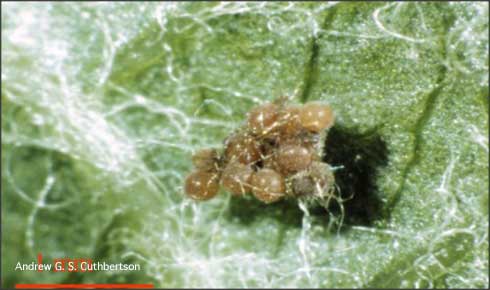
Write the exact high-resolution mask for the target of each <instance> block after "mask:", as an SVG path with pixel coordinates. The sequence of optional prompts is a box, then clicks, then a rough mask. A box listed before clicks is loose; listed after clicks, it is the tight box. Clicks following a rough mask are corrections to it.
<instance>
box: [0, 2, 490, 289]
mask: <svg viewBox="0 0 490 290" xmlns="http://www.w3.org/2000/svg"><path fill="white" fill-rule="evenodd" d="M282 95H288V96H293V102H295V103H304V102H307V101H314V100H321V101H323V102H327V103H329V104H331V106H332V107H333V109H334V111H335V114H336V117H337V120H336V122H337V125H336V127H335V128H344V129H345V130H348V131H349V132H350V131H352V132H356V134H357V135H356V134H353V135H349V136H367V135H370V134H375V135H376V136H378V138H380V140H382V141H383V142H384V144H386V152H387V153H386V160H387V163H386V165H385V166H382V167H379V168H376V170H375V172H364V173H363V174H366V175H369V176H371V175H370V174H372V175H373V176H376V179H375V186H374V187H373V192H370V194H372V195H371V196H370V197H369V198H372V199H377V200H379V202H380V204H381V206H380V207H379V208H377V209H376V211H377V212H376V213H372V212H370V214H375V215H376V216H378V217H377V218H376V219H375V220H374V221H373V222H372V223H371V222H370V223H367V222H362V219H361V220H360V221H359V219H357V220H356V219H355V217H352V216H348V215H349V214H352V213H351V212H349V211H347V212H346V216H344V220H345V223H344V224H343V225H342V227H341V228H340V229H339V230H335V227H331V223H330V226H329V220H330V221H332V217H330V218H329V217H328V216H327V215H321V214H320V215H319V214H316V213H314V212H309V211H306V210H301V209H300V207H299V205H298V204H297V203H296V202H294V201H293V202H290V203H287V204H278V205H267V206H266V205H260V204H258V203H256V202H253V201H251V200H247V199H244V200H236V199H233V198H231V197H230V195H229V194H228V193H226V192H224V191H223V192H221V193H220V195H219V196H218V197H217V198H215V199H213V200H210V201H208V202H202V203H199V202H194V201H191V200H189V199H187V198H186V197H185V196H184V194H183V187H182V184H183V179H184V178H185V175H186V174H187V173H188V172H189V171H190V170H191V167H192V166H191V160H190V155H191V154H192V153H193V152H195V151H196V150H198V149H200V148H205V147H218V148H219V147H221V146H222V141H223V139H224V138H225V137H226V136H227V135H228V134H230V132H232V131H233V130H234V129H236V128H238V127H239V126H240V125H241V124H242V122H243V120H244V118H245V114H246V113H247V112H248V111H249V110H250V109H251V108H252V107H254V106H255V105H257V104H260V103H263V102H266V101H271V100H273V99H275V98H276V97H278V96H282ZM488 99H489V94H488V3H486V2H481V3H478V2H475V3H456V2H453V3H444V2H438V3H398V2H397V3H394V2H393V3H388V2H386V3H384V2H377V3H342V2H340V3H260V2H253V3H252V2H251V3H246V2H242V3H231V2H226V3H209V2H205V3H178V4H175V3H95V4H92V3H25V4H24V3H2V105H1V106H2V157H1V158H2V225H1V226H2V286H3V287H13V285H14V284H15V283H42V282H44V283H51V282H57V283H61V282H64V283H94V282H97V283H123V282H129V283H154V284H155V286H158V287H328V288H334V287H349V288H350V287H373V288H381V287H383V288H384V287H389V288H398V287H410V288H412V287H438V288H454V287H459V288H467V287H473V288H475V287H476V288H488V287H489V281H488V270H489V268H488V267H489V265H488V225H489V220H488V214H489V212H488V202H489V201H488V187H489V182H488V176H489V169H488V162H489V160H488V156H489V155H488V134H489V127H488V117H489V116H488V114H489V112H488V107H489V102H488ZM356 138H359V140H358V139H356ZM362 140H364V139H362V138H361V137H351V140H350V142H352V143H354V144H355V143H356V142H357V143H358V144H360V145H359V146H360V147H362V146H363V144H364V143H362V142H363V141H362ZM329 142H330V141H329ZM331 142H333V143H335V142H336V141H335V138H334V137H332V139H331ZM339 142H340V141H338V142H337V143H339ZM340 143H341V142H340ZM338 145H339V146H342V144H338ZM347 154H348V152H347ZM352 154H355V153H354V152H353V153H352ZM373 154H374V155H373V156H379V152H378V153H376V152H374V153H373ZM334 157H335V156H334ZM347 157H348V156H347ZM363 157H366V156H360V157H359V158H363ZM373 158H378V157H373ZM340 165H342V164H340ZM345 168H347V167H345ZM345 168H344V169H339V170H348V168H347V169H345ZM373 171H374V169H373ZM348 173H349V172H346V174H348ZM358 194H359V193H358ZM354 198H358V197H357V196H354ZM37 253H42V254H43V256H44V258H45V260H46V261H49V260H52V259H53V258H59V257H73V258H76V257H90V258H93V259H95V260H100V261H106V262H111V263H120V262H124V263H140V264H141V267H142V270H141V271H139V272H114V273H111V272H96V273H90V274H87V273H51V272H49V273H47V272H43V273H39V272H29V271H15V265H16V264H17V262H22V263H30V262H32V261H34V260H35V259H36V255H37Z"/></svg>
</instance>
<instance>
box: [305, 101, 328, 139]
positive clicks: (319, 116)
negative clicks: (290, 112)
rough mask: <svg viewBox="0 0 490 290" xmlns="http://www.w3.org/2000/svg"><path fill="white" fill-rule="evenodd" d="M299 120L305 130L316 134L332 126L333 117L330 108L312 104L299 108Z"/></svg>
mask: <svg viewBox="0 0 490 290" xmlns="http://www.w3.org/2000/svg"><path fill="white" fill-rule="evenodd" d="M299 120H300V123H301V126H303V127H304V128H305V129H307V130H308V131H310V132H314V133H318V132H320V131H321V130H324V129H328V128H330V127H331V126H332V125H333V123H334V115H333V111H332V109H331V108H330V106H328V105H324V104H320V103H314V102H313V103H307V104H305V105H304V106H303V107H302V108H301V110H300V113H299Z"/></svg>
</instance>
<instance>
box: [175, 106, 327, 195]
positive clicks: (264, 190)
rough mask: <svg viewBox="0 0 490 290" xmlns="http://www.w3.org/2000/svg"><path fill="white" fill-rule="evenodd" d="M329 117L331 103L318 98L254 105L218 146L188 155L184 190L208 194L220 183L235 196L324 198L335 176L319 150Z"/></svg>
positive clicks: (193, 193)
mask: <svg viewBox="0 0 490 290" xmlns="http://www.w3.org/2000/svg"><path fill="white" fill-rule="evenodd" d="M333 123H334V115H333V112H332V109H331V108H330V106H328V105H326V104H322V103H319V102H310V103H306V104H304V105H303V106H297V105H288V104H287V98H284V97H283V98H279V99H277V100H275V101H273V102H271V103H265V104H262V105H260V106H257V107H255V108H253V109H252V110H251V111H250V112H249V113H248V116H247V121H246V123H245V124H244V125H243V126H242V127H240V128H239V129H238V130H236V131H235V132H233V133H232V134H231V135H230V136H228V137H227V138H226V139H225V141H224V148H223V149H222V150H220V151H218V150H216V149H202V150H199V151H197V152H196V153H195V154H194V155H193V156H192V163H193V165H194V167H195V170H194V171H193V172H192V173H190V174H189V175H188V176H187V178H186V179H185V186H184V187H185V192H186V194H187V195H188V196H189V197H191V198H193V199H196V200H208V199H210V198H213V197H214V196H216V194H217V193H218V191H219V189H220V185H221V186H222V187H223V188H224V189H225V190H226V191H228V192H230V193H231V194H232V195H234V196H243V195H248V194H253V196H255V198H257V199H258V200H260V201H262V202H264V203H272V202H276V201H279V200H281V199H283V198H286V197H292V198H306V199H329V198H330V197H331V196H332V192H333V188H334V176H333V174H332V171H331V169H330V166H329V165H328V164H327V163H324V162H322V160H321V152H322V149H323V148H322V144H324V139H325V137H326V134H327V132H328V129H329V128H330V127H331V126H332V125H333Z"/></svg>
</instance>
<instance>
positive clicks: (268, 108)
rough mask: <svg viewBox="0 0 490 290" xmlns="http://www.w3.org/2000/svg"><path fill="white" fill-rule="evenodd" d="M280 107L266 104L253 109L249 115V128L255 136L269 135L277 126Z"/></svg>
mask: <svg viewBox="0 0 490 290" xmlns="http://www.w3.org/2000/svg"><path fill="white" fill-rule="evenodd" d="M277 115H278V106H277V105H276V104H271V103H268V104H264V105H261V106H258V107H255V108H253V109H252V110H251V111H250V112H249V114H248V120H247V121H248V127H249V128H250V130H251V131H252V133H253V134H255V135H264V134H267V133H269V132H270V131H271V130H272V129H273V128H274V126H275V125H276V121H277Z"/></svg>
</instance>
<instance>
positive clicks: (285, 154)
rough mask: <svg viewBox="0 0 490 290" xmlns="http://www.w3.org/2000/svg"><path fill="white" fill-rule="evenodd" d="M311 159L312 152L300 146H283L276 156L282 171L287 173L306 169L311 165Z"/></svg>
mask: <svg viewBox="0 0 490 290" xmlns="http://www.w3.org/2000/svg"><path fill="white" fill-rule="evenodd" d="M311 159H312V153H311V151H310V150H308V149H307V148H305V147H303V146H300V145H285V146H281V147H280V148H279V150H278V152H277V155H276V156H275V160H276V161H277V164H278V165H279V166H280V168H281V171H282V172H285V173H294V172H298V171H301V170H304V169H306V168H307V167H308V165H310V163H311Z"/></svg>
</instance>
